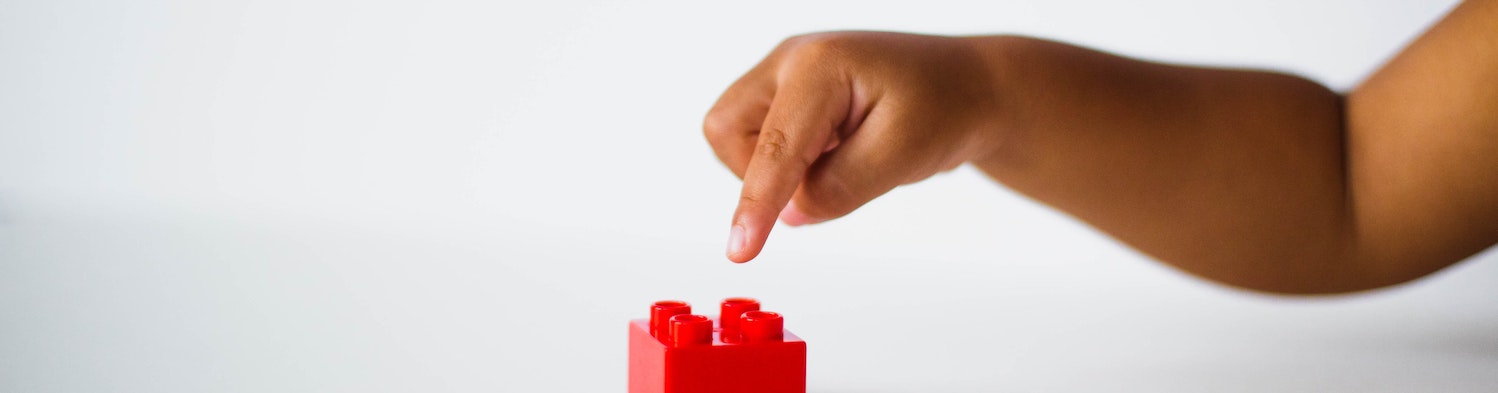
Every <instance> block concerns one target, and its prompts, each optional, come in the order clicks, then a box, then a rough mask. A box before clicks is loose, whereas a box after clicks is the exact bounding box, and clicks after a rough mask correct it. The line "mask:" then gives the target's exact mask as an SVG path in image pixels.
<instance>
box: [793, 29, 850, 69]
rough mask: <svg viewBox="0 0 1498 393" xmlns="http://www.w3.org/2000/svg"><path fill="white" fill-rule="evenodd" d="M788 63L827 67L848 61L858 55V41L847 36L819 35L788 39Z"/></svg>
mask: <svg viewBox="0 0 1498 393" xmlns="http://www.w3.org/2000/svg"><path fill="white" fill-rule="evenodd" d="M785 45H788V46H789V47H790V48H791V50H790V51H789V54H788V57H787V61H788V62H790V63H791V64H796V65H802V66H825V65H828V64H837V63H839V62H840V61H843V60H847V59H848V58H850V57H852V56H853V54H854V53H856V48H857V45H858V40H857V38H855V37H851V36H848V35H845V34H837V33H818V34H810V35H803V36H796V37H792V38H790V39H788V40H787V41H786V44H785Z"/></svg>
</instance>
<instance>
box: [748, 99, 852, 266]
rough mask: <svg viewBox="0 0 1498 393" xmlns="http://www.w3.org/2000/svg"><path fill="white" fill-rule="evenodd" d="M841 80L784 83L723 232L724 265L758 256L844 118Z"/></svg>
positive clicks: (846, 105)
mask: <svg viewBox="0 0 1498 393" xmlns="http://www.w3.org/2000/svg"><path fill="white" fill-rule="evenodd" d="M850 100H851V97H849V89H848V86H847V83H846V82H845V79H843V78H838V77H833V76H831V75H825V74H824V73H816V72H802V73H798V74H796V75H792V76H791V78H789V79H787V80H784V81H783V83H782V84H781V86H780V87H779V88H778V89H777V90H776V92H775V98H774V100H773V101H771V103H770V109H769V111H768V113H767V114H766V115H765V122H764V125H763V126H762V127H760V131H759V135H758V140H757V141H756V143H755V147H754V154H753V155H752V156H751V158H750V159H749V166H748V168H747V169H746V170H745V173H744V188H743V190H742V191H741V192H740V194H739V205H738V209H737V210H735V211H734V214H733V227H732V228H731V229H730V232H729V240H728V259H729V260H732V261H734V262H739V263H743V262H748V261H749V260H750V259H754V257H755V256H757V255H759V252H760V250H761V249H763V248H764V244H765V239H767V238H768V237H769V236H770V229H771V228H772V227H774V225H775V219H776V217H778V216H779V215H780V211H781V210H782V209H784V208H785V205H786V203H788V202H790V199H791V196H792V195H793V194H795V192H796V188H797V187H798V186H800V184H801V180H802V179H803V178H805V176H806V170H807V168H809V167H810V166H811V164H812V163H813V162H816V160H817V157H818V156H820V155H821V153H822V151H823V150H824V148H825V147H826V146H827V145H828V143H830V141H831V138H833V137H834V134H835V132H836V128H837V127H838V126H839V125H840V124H842V122H843V120H844V118H845V117H846V116H847V114H848V106H849V104H850Z"/></svg>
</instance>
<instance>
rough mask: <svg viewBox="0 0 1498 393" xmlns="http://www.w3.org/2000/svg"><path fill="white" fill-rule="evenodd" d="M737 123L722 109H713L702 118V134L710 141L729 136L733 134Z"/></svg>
mask: <svg viewBox="0 0 1498 393" xmlns="http://www.w3.org/2000/svg"><path fill="white" fill-rule="evenodd" d="M735 123H737V121H735V120H734V119H733V117H732V116H730V115H728V114H727V113H726V112H724V111H723V110H721V109H718V108H713V109H712V110H710V111H708V112H707V116H703V118H702V134H703V135H705V136H707V138H708V139H715V138H721V137H725V136H728V135H729V134H732V133H733V129H734V127H735V126H736V124H735Z"/></svg>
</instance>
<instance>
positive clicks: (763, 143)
mask: <svg viewBox="0 0 1498 393" xmlns="http://www.w3.org/2000/svg"><path fill="white" fill-rule="evenodd" d="M788 143H789V142H788V139H787V138H786V133H785V130H784V129H781V128H778V127H768V128H765V129H764V130H761V131H760V132H759V142H758V143H757V146H756V147H755V148H754V154H755V155H757V156H758V157H759V158H761V159H766V160H770V161H772V162H779V161H784V160H785V159H786V157H787V156H788V155H789V153H788V152H789V150H788V149H789V146H787V144H788Z"/></svg>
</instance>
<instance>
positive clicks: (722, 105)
mask: <svg viewBox="0 0 1498 393" xmlns="http://www.w3.org/2000/svg"><path fill="white" fill-rule="evenodd" d="M769 62H770V59H766V61H765V62H762V63H760V64H759V65H757V66H755V67H754V68H753V69H751V70H749V72H747V73H745V74H744V76H741V77H739V79H738V80H737V81H734V83H733V84H732V85H730V86H728V89H727V90H724V91H723V95H722V96H720V97H718V101H717V102H716V103H714V104H713V107H712V109H709V110H708V111H707V116H705V117H704V118H703V121H702V134H703V136H704V137H706V138H707V143H708V145H710V146H712V148H713V153H714V154H717V156H718V161H722V162H723V165H724V166H727V167H728V170H730V171H733V174H734V176H738V177H739V178H740V179H742V178H743V177H744V170H745V169H746V168H748V167H749V158H750V156H752V155H753V154H754V144H755V140H756V139H757V138H756V135H758V134H759V128H760V126H762V125H764V123H765V115H766V114H767V113H768V112H769V111H770V101H771V99H773V98H774V95H775V77H774V75H773V72H772V70H771V68H773V67H771V66H770V65H769Z"/></svg>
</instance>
